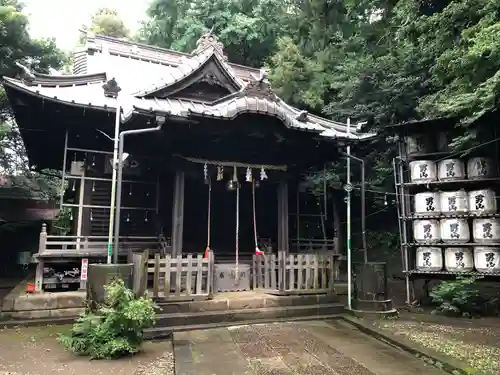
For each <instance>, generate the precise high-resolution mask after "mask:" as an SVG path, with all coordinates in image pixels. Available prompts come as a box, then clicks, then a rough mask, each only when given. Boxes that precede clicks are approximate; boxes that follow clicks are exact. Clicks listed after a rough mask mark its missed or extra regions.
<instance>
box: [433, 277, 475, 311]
mask: <svg viewBox="0 0 500 375" xmlns="http://www.w3.org/2000/svg"><path fill="white" fill-rule="evenodd" d="M477 279H478V278H476V277H457V278H456V279H455V280H451V281H443V282H441V283H439V284H438V285H436V286H435V287H434V288H432V291H431V292H430V297H431V298H432V302H433V303H436V304H438V306H437V308H436V310H434V312H435V313H438V314H444V315H455V316H470V315H471V314H473V313H474V312H475V311H477V306H476V302H477V300H478V298H479V290H478V289H477V288H476V287H475V282H476V280H477Z"/></svg>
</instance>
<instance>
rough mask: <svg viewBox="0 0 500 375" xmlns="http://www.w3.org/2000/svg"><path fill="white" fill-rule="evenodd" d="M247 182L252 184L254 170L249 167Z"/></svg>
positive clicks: (246, 176)
mask: <svg viewBox="0 0 500 375" xmlns="http://www.w3.org/2000/svg"><path fill="white" fill-rule="evenodd" d="M245 181H246V182H252V169H251V168H250V167H247V173H246V175H245Z"/></svg>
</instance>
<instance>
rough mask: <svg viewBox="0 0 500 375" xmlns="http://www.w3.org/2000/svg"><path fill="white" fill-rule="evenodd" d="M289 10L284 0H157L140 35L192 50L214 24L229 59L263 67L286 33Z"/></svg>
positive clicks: (153, 42)
mask: <svg viewBox="0 0 500 375" xmlns="http://www.w3.org/2000/svg"><path fill="white" fill-rule="evenodd" d="M286 11H287V2H286V1H282V0H213V1H207V0H193V1H187V0H175V1H171V0H154V1H153V2H152V4H151V6H150V7H149V9H148V16H149V20H148V21H145V22H144V23H143V26H142V28H141V30H140V32H139V34H138V37H137V38H138V40H140V41H141V42H144V43H147V44H151V45H157V46H160V47H165V48H170V49H174V50H177V51H182V52H191V51H193V50H194V49H195V48H196V41H197V40H198V38H199V37H200V36H201V34H203V33H204V32H206V31H207V30H209V29H211V28H212V27H213V28H214V32H215V34H216V35H217V36H218V37H219V40H220V41H221V42H222V43H223V44H224V47H225V52H226V53H227V55H228V57H229V60H230V61H232V62H234V63H239V64H244V65H249V66H254V67H260V66H262V65H263V63H264V60H265V59H266V58H267V57H268V56H269V55H270V54H271V53H272V52H274V51H275V49H276V46H277V44H276V42H277V40H278V38H279V37H280V36H281V35H284V33H286V30H285V28H284V26H285V25H283V24H282V19H283V17H284V15H285V14H286Z"/></svg>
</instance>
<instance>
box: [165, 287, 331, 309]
mask: <svg viewBox="0 0 500 375" xmlns="http://www.w3.org/2000/svg"><path fill="white" fill-rule="evenodd" d="M245 293H246V295H245ZM239 294H240V296H238V297H235V296H234V293H226V295H225V296H224V295H223V294H218V295H217V296H216V298H214V299H211V300H205V301H187V302H168V301H162V300H157V302H156V303H157V305H158V307H159V308H160V312H161V313H163V314H174V313H189V312H204V311H228V310H241V309H257V308H267V307H287V306H311V305H321V304H329V303H337V302H340V297H339V296H337V295H336V294H324V295H294V296H274V295H255V294H254V293H253V292H239Z"/></svg>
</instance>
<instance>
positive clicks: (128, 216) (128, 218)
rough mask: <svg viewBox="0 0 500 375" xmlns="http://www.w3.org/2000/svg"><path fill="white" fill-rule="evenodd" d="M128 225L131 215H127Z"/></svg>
mask: <svg viewBox="0 0 500 375" xmlns="http://www.w3.org/2000/svg"><path fill="white" fill-rule="evenodd" d="M125 221H126V222H127V223H130V214H127V219H126V220H125Z"/></svg>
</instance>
